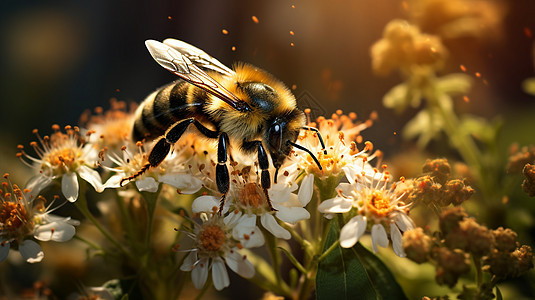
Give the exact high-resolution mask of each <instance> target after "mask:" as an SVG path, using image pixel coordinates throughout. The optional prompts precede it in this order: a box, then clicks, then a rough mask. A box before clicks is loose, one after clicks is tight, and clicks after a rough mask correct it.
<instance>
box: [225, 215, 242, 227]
mask: <svg viewBox="0 0 535 300" xmlns="http://www.w3.org/2000/svg"><path fill="white" fill-rule="evenodd" d="M241 215H242V212H241V211H233V212H231V213H229V214H228V215H227V216H226V217H225V219H223V220H224V222H225V225H227V226H228V227H231V228H232V227H234V226H236V224H238V222H239V221H240V219H241Z"/></svg>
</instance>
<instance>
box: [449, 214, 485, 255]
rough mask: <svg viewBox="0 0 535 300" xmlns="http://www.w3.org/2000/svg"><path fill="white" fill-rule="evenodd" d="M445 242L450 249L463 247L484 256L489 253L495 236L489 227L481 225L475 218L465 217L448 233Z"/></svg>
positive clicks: (467, 250)
mask: <svg viewBox="0 0 535 300" xmlns="http://www.w3.org/2000/svg"><path fill="white" fill-rule="evenodd" d="M445 243H446V245H447V246H448V247H449V248H450V249H461V250H464V251H466V252H470V253H472V254H473V255H476V256H483V255H486V254H488V253H489V251H490V249H491V247H492V245H493V243H494V237H493V235H492V232H491V231H490V230H489V229H488V228H487V227H485V226H482V225H479V224H478V223H477V222H476V221H475V219H473V218H465V219H464V220H462V221H460V222H459V226H458V227H455V228H453V229H452V230H451V231H450V232H449V233H448V235H446V237H445Z"/></svg>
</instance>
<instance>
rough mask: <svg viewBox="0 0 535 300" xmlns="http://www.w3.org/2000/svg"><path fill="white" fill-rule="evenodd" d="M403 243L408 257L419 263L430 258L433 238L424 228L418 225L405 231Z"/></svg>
mask: <svg viewBox="0 0 535 300" xmlns="http://www.w3.org/2000/svg"><path fill="white" fill-rule="evenodd" d="M402 245H403V250H404V251H405V254H407V258H408V259H410V260H412V261H414V262H417V263H419V264H421V263H423V262H426V261H428V260H429V255H430V253H431V247H432V240H431V238H430V237H429V236H428V235H426V234H425V233H424V231H423V229H422V228H420V227H417V228H415V229H412V230H409V231H406V232H405V233H403V238H402Z"/></svg>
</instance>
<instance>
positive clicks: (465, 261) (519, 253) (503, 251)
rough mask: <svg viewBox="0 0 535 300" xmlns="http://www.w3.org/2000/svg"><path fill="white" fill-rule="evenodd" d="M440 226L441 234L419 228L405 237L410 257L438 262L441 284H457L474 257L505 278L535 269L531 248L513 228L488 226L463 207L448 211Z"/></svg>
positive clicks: (487, 270)
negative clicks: (521, 243)
mask: <svg viewBox="0 0 535 300" xmlns="http://www.w3.org/2000/svg"><path fill="white" fill-rule="evenodd" d="M439 226H440V231H439V232H438V233H433V234H426V233H425V232H424V231H423V230H422V229H421V228H416V229H414V230H411V231H408V232H406V234H405V235H404V236H403V239H402V240H403V249H404V250H405V252H406V253H407V257H408V258H409V259H411V260H413V261H415V262H417V263H423V262H427V261H434V262H435V263H436V266H437V271H436V280H437V282H438V283H439V284H445V285H448V286H449V287H453V286H454V285H455V284H456V283H457V281H458V279H459V277H460V276H462V275H465V274H467V273H468V272H469V271H470V267H471V263H470V261H471V260H474V261H477V264H478V265H477V266H476V267H477V268H480V269H481V270H482V271H486V272H489V273H490V274H492V275H493V276H495V277H497V278H498V279H502V280H503V279H505V278H511V277H518V276H520V275H521V274H523V273H525V272H526V271H528V270H530V269H531V268H533V262H532V256H533V254H532V252H531V248H530V247H529V246H526V245H523V246H519V244H518V242H517V241H516V237H517V235H516V233H515V232H513V231H512V230H510V229H504V228H502V227H500V228H498V229H496V230H491V229H488V228H487V227H485V226H483V225H480V224H478V223H477V222H476V221H475V219H474V218H470V217H468V216H467V214H466V213H465V212H464V210H463V209H462V208H460V207H455V208H450V209H448V210H445V211H444V212H443V213H442V215H441V216H440V220H439ZM480 266H482V267H480ZM494 284H496V281H493V282H492V285H494ZM492 285H491V286H490V289H492ZM487 288H488V286H487Z"/></svg>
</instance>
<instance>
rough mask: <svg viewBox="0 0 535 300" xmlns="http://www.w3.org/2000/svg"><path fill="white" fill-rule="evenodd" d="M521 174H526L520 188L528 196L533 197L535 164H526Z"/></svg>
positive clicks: (534, 195)
mask: <svg viewBox="0 0 535 300" xmlns="http://www.w3.org/2000/svg"><path fill="white" fill-rule="evenodd" d="M522 174H524V176H526V179H525V180H524V182H522V190H524V192H526V194H528V195H529V196H530V197H535V165H530V164H526V165H525V166H524V169H522Z"/></svg>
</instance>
